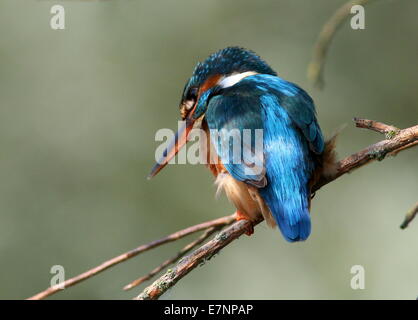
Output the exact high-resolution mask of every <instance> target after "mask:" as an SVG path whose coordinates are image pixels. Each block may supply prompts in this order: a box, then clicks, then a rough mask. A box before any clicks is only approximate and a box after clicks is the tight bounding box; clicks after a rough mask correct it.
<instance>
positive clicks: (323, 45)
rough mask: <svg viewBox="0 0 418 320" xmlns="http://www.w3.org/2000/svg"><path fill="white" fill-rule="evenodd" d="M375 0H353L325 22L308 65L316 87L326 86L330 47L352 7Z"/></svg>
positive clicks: (309, 77) (309, 75)
mask: <svg viewBox="0 0 418 320" xmlns="http://www.w3.org/2000/svg"><path fill="white" fill-rule="evenodd" d="M372 1H374V0H351V1H348V2H347V3H345V4H344V5H342V6H341V7H340V8H339V9H338V10H337V11H335V13H334V14H333V15H332V17H331V18H330V19H329V20H328V21H327V22H326V23H325V24H324V26H323V27H322V30H321V32H320V34H319V36H318V39H317V41H316V44H315V48H314V53H313V56H312V60H311V62H310V63H309V66H308V79H309V80H310V81H311V82H312V83H313V85H314V86H315V87H318V88H322V87H323V86H324V77H323V73H324V66H325V61H326V56H327V52H328V48H329V46H330V44H331V41H332V39H333V38H334V36H335V33H336V32H337V30H338V29H339V28H340V27H341V25H342V24H343V22H344V21H345V20H346V19H347V18H348V17H349V16H350V13H351V7H352V6H354V5H365V4H367V3H369V2H372Z"/></svg>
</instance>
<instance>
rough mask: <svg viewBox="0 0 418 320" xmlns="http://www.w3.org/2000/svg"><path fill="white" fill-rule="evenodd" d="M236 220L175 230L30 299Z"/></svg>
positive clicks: (35, 298)
mask: <svg viewBox="0 0 418 320" xmlns="http://www.w3.org/2000/svg"><path fill="white" fill-rule="evenodd" d="M234 220H235V216H234V215H229V216H225V217H222V218H218V219H215V220H211V221H207V222H203V223H200V224H197V225H195V226H191V227H188V228H186V229H183V230H180V231H177V232H174V233H172V234H170V235H168V236H166V237H164V238H161V239H158V240H155V241H152V242H150V243H148V244H144V245H141V246H139V247H137V248H135V249H133V250H130V251H128V252H125V253H122V254H121V255H119V256H117V257H114V258H112V259H110V260H107V261H105V262H103V263H102V264H100V265H98V266H97V267H94V268H92V269H90V270H87V271H86V272H83V273H82V274H79V275H78V276H75V277H73V278H71V279H68V280H66V281H65V282H64V283H63V284H60V286H52V287H49V288H47V289H46V290H44V291H42V292H40V293H38V294H36V295H34V296H32V297H30V298H28V300H39V299H44V298H46V297H48V296H50V295H51V294H54V293H56V292H58V291H61V290H62V288H68V287H71V286H73V285H75V284H77V283H79V282H81V281H83V280H86V279H88V278H91V277H92V276H94V275H96V274H98V273H100V272H102V271H104V270H106V269H108V268H110V267H113V266H114V265H116V264H118V263H121V262H123V261H126V260H128V259H130V258H132V257H135V256H137V255H138V254H140V253H142V252H145V251H148V250H150V249H153V248H155V247H158V246H161V245H162V244H165V243H168V242H172V241H176V240H178V239H181V238H183V237H185V236H187V235H189V234H192V233H195V232H198V231H201V230H205V229H208V228H211V227H217V226H225V225H229V224H231V222H232V221H234Z"/></svg>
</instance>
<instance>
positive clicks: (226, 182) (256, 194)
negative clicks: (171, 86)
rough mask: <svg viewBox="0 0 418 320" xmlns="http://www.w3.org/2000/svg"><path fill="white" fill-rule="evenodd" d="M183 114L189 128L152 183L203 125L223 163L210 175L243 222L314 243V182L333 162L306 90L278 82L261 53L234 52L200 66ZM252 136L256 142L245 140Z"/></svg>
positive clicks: (218, 55)
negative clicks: (258, 221) (262, 222)
mask: <svg viewBox="0 0 418 320" xmlns="http://www.w3.org/2000/svg"><path fill="white" fill-rule="evenodd" d="M180 112H181V116H182V119H183V120H185V124H184V126H183V127H182V128H181V129H180V130H179V132H178V133H177V135H176V137H175V139H174V140H173V142H172V144H170V148H168V150H167V151H166V152H165V153H164V156H163V158H162V159H161V161H159V162H158V163H157V164H156V165H155V166H154V168H153V170H152V171H151V174H150V176H154V175H155V174H157V173H158V172H159V171H160V170H161V169H162V168H163V167H164V166H165V165H166V164H167V163H168V162H169V160H170V159H172V157H174V156H175V154H176V153H177V152H178V150H180V148H181V147H182V146H184V145H185V144H186V143H187V139H188V135H189V133H190V132H191V130H192V128H193V127H194V126H195V124H198V123H200V124H201V125H202V127H203V128H204V129H205V130H207V129H210V134H211V136H210V140H211V142H212V144H213V145H214V147H215V149H216V153H217V157H214V158H216V159H217V158H219V159H220V160H221V164H218V163H215V164H213V163H210V164H208V167H209V168H210V170H211V172H212V173H213V174H214V175H215V176H216V183H217V185H218V188H220V189H223V190H225V192H226V194H227V196H228V198H229V199H230V200H231V201H232V202H233V203H234V205H235V207H236V208H237V211H236V216H237V219H247V220H250V221H254V220H256V219H258V218H259V217H260V216H261V215H263V216H264V218H265V219H266V221H267V223H268V224H269V225H271V226H274V225H275V224H277V225H278V226H279V228H280V230H281V232H282V234H283V236H284V237H285V239H286V240H288V241H291V242H293V241H299V240H305V239H307V238H308V236H309V234H310V231H311V221H310V214H309V206H310V196H311V190H310V186H311V184H312V183H313V182H315V181H313V180H312V179H313V177H318V176H320V175H321V174H322V170H325V169H324V167H325V163H326V162H327V163H328V161H329V162H330V163H332V161H333V158H332V153H330V152H331V151H332V148H331V149H330V148H329V145H327V152H324V147H325V143H324V138H323V136H322V132H321V129H320V127H319V125H318V122H317V120H316V114H315V106H314V103H313V101H312V99H311V97H310V96H309V95H308V94H307V93H306V92H305V91H304V90H302V89H301V88H299V87H298V86H297V85H295V84H293V83H290V82H288V81H285V80H283V79H281V78H280V77H278V76H277V74H276V72H275V71H274V70H273V69H272V68H271V67H270V66H269V65H268V64H267V63H266V62H265V61H263V60H262V59H261V58H260V57H259V56H258V55H256V54H255V53H254V52H252V51H249V50H246V49H243V48H239V47H228V48H225V49H222V50H219V51H218V52H216V53H214V54H212V55H211V56H209V57H208V58H207V59H206V60H205V61H204V62H203V63H198V64H197V66H196V68H195V70H194V72H193V75H192V76H191V77H190V79H189V80H188V81H187V83H186V85H185V87H184V90H183V94H182V98H181V102H180ZM248 131H250V132H249V134H250V136H251V140H250V141H248V140H245V134H246V133H248ZM260 131H262V137H261V143H258V142H259V141H256V140H257V137H259V136H258V135H257V134H258V133H259V132H260ZM237 141H238V146H239V148H238V149H237ZM260 144H261V148H259V147H260ZM207 158H211V157H210V155H209V157H207ZM331 160H332V161H331Z"/></svg>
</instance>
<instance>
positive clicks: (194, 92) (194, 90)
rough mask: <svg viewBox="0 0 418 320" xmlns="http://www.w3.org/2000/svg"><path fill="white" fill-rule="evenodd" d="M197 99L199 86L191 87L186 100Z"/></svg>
mask: <svg viewBox="0 0 418 320" xmlns="http://www.w3.org/2000/svg"><path fill="white" fill-rule="evenodd" d="M196 99H197V87H191V88H189V90H187V94H186V100H188V101H190V100H193V101H196Z"/></svg>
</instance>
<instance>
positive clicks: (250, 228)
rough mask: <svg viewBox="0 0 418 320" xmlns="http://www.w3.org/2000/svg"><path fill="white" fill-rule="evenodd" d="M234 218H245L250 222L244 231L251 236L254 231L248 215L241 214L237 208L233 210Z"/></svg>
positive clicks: (238, 219)
mask: <svg viewBox="0 0 418 320" xmlns="http://www.w3.org/2000/svg"><path fill="white" fill-rule="evenodd" d="M235 220H237V221H240V220H247V221H248V222H249V223H250V225H249V227H248V229H247V231H246V232H245V234H246V235H247V236H251V235H252V234H253V233H254V225H253V223H252V221H251V220H250V219H248V216H246V215H245V214H243V213H242V212H241V211H239V210H237V211H236V212H235Z"/></svg>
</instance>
